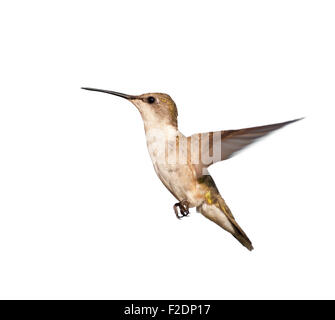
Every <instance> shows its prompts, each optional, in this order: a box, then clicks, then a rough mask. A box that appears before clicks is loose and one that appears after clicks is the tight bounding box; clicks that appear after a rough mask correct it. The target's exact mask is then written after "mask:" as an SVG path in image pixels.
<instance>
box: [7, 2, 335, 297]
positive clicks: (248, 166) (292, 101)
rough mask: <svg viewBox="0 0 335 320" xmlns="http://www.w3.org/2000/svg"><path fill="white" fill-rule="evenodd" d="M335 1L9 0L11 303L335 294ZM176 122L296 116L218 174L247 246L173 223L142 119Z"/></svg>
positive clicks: (187, 222) (195, 220)
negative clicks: (133, 100) (172, 111)
mask: <svg viewBox="0 0 335 320" xmlns="http://www.w3.org/2000/svg"><path fill="white" fill-rule="evenodd" d="M334 15H335V5H334V2H333V1H306V0H305V1H292V0H290V1H206V2H203V1H168V2H167V1H164V2H163V1H82V0H81V1H10V2H9V1H6V2H2V3H1V5H0V30H1V31H0V32H1V51H0V55H1V59H0V88H1V93H0V107H1V113H0V155H1V157H0V298H19V299H20V298H29V299H36V298H43V299H51V298H55V299H60V298H62V299H81V298H86V299H90V298H92V299H98V298H99V299H125V298H136V299H147V298H151V299H153V298H156V299H162V298H171V299H173V298H176V299H179V298H183V299H196V298H199V299H200V298H201V299H234V298H241V299H246V298H254V299H259V298H268V299H272V298H288V299H291V298H335V292H334V291H335V289H334V286H335V276H334V270H335V257H334V245H335V233H334V227H335V212H334V160H335V159H334V128H333V124H334V103H335V95H334V88H335V87H334V86H335V76H334V75H335V59H334V57H335V45H334V35H335V34H334V33H335V32H334V31H335V19H334ZM81 86H92V87H97V88H102V89H110V90H116V91H121V92H125V93H129V94H141V93H145V92H166V93H168V94H170V95H171V96H172V97H173V99H174V100H175V101H176V103H177V106H178V107H179V124H180V130H181V131H182V132H183V133H184V134H186V135H190V134H192V133H196V132H203V131H210V130H221V129H237V128H243V127H248V126H254V125H263V124H269V123H274V122H280V121H285V120H290V119H294V118H297V117H302V116H305V117H306V119H305V120H303V121H301V122H298V123H295V124H293V125H291V126H289V127H286V128H284V129H282V130H280V131H278V132H276V133H275V134H273V135H272V136H270V137H268V138H266V139H264V140H262V141H261V142H259V143H257V144H255V145H254V146H252V147H251V148H249V149H248V150H246V151H245V152H243V153H240V154H239V155H238V156H237V157H234V158H233V159H231V160H228V161H225V162H221V163H217V164H216V165H215V166H213V167H211V169H210V172H211V174H212V175H213V177H214V179H215V181H216V183H217V185H218V187H219V189H220V191H221V193H222V195H223V197H224V198H225V199H226V201H227V203H228V205H229V206H230V208H231V210H232V212H233V214H234V215H235V217H236V219H237V221H238V222H239V223H240V225H241V226H242V228H243V229H244V230H245V231H246V233H247V234H248V236H249V237H250V239H251V240H252V242H253V245H254V247H255V250H254V251H253V252H249V251H247V250H246V249H245V248H244V247H242V246H241V245H240V244H239V243H238V242H237V241H236V240H235V239H234V238H233V237H232V236H231V235H230V234H228V233H226V232H225V231H223V230H222V229H220V228H219V227H218V226H217V225H215V224H213V223H212V222H210V221H209V220H207V219H205V218H204V217H202V216H201V215H200V214H199V213H196V212H195V210H193V212H192V214H191V216H190V217H189V218H185V219H184V220H182V221H178V220H177V219H176V218H175V216H174V213H173V209H172V205H173V204H174V203H175V199H174V198H173V197H172V196H171V194H170V193H169V192H168V191H167V190H166V189H165V187H164V186H163V185H162V184H161V182H160V181H159V179H158V178H157V177H156V175H155V172H154V170H153V167H152V164H151V162H150V158H149V155H148V152H147V150H146V143H145V137H144V130H143V124H142V121H141V118H140V115H139V114H138V112H137V110H136V109H135V108H134V107H133V105H132V104H130V103H129V102H127V101H126V100H123V99H120V98H117V97H113V96H110V95H105V94H101V93H93V92H88V91H83V90H80V87H81Z"/></svg>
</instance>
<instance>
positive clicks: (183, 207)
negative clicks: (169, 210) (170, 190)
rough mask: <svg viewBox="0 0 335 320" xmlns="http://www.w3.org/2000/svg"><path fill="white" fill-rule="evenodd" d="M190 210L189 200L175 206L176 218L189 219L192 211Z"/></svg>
mask: <svg viewBox="0 0 335 320" xmlns="http://www.w3.org/2000/svg"><path fill="white" fill-rule="evenodd" d="M178 209H179V211H178ZM188 209H189V202H188V201H187V200H182V201H180V202H178V203H176V204H175V205H174V206H173V210H174V213H175V214H176V217H177V218H178V219H181V218H183V217H187V216H188V215H189V214H190V211H189V210H188Z"/></svg>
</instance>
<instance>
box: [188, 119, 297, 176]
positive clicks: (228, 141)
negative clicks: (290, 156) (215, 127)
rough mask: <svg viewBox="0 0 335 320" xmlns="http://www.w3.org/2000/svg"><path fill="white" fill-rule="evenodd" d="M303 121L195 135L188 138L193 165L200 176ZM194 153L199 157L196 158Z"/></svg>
mask: <svg viewBox="0 0 335 320" xmlns="http://www.w3.org/2000/svg"><path fill="white" fill-rule="evenodd" d="M301 119H303V118H300V119H295V120H290V121H286V122H281V123H275V124H270V125H266V126H259V127H252V128H244V129H239V130H223V131H214V132H206V133H198V134H194V135H192V136H191V137H188V139H191V142H190V144H191V146H192V147H191V149H192V151H191V152H192V156H193V158H192V163H193V164H194V165H195V167H196V169H197V172H198V173H199V174H200V172H201V171H202V169H203V168H207V167H209V166H210V165H212V164H213V163H216V162H218V161H222V160H226V159H229V158H231V157H232V156H234V155H235V154H236V153H237V152H239V151H240V150H242V149H243V148H245V147H247V146H249V145H250V144H252V143H253V142H255V141H257V140H258V139H260V138H262V137H264V136H266V135H268V134H269V133H271V132H272V131H274V130H277V129H280V128H282V127H284V126H286V125H288V124H290V123H293V122H296V121H299V120H301ZM196 151H198V152H196ZM194 153H195V154H197V155H198V156H199V157H198V158H197V156H194Z"/></svg>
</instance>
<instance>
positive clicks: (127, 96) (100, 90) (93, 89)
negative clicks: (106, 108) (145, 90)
mask: <svg viewBox="0 0 335 320" xmlns="http://www.w3.org/2000/svg"><path fill="white" fill-rule="evenodd" d="M82 89H84V90H89V91H98V92H104V93H108V94H113V95H114V96H118V97H121V98H125V99H128V100H132V99H136V97H137V96H131V95H129V94H124V93H120V92H116V91H110V90H102V89H95V88H87V87H83V88H82Z"/></svg>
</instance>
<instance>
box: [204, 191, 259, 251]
mask: <svg viewBox="0 0 335 320" xmlns="http://www.w3.org/2000/svg"><path fill="white" fill-rule="evenodd" d="M197 210H198V211H199V212H201V213H202V214H203V215H204V216H205V217H206V218H208V219H209V220H211V221H213V222H215V223H216V224H218V225H219V226H220V227H221V228H223V229H225V230H226V231H228V232H230V233H231V234H232V235H233V236H234V237H235V238H236V239H237V240H238V241H239V242H240V243H241V244H242V245H243V246H245V247H246V248H247V249H248V250H250V251H251V250H253V246H252V243H251V241H250V239H249V238H248V236H247V235H246V234H245V232H244V231H243V230H242V228H241V227H240V226H239V225H238V223H237V222H236V220H235V218H234V216H233V215H232V213H231V211H230V209H229V207H228V206H227V204H226V203H225V201H224V200H223V198H222V197H218V198H217V199H216V201H215V202H212V203H208V202H204V203H203V204H202V205H200V206H199V207H198V208H197Z"/></svg>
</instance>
